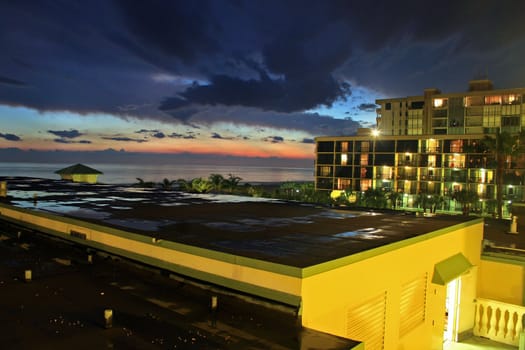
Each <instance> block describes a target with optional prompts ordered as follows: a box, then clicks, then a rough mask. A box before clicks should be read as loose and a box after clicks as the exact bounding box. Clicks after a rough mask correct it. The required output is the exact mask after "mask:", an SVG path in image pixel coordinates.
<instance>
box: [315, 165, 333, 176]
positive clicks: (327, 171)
mask: <svg viewBox="0 0 525 350" xmlns="http://www.w3.org/2000/svg"><path fill="white" fill-rule="evenodd" d="M331 175H332V167H331V166H320V167H318V173H317V176H331Z"/></svg>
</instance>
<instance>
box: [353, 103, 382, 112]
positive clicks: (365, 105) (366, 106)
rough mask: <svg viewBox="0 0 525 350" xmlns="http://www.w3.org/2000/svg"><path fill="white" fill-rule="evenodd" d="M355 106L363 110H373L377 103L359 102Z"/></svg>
mask: <svg viewBox="0 0 525 350" xmlns="http://www.w3.org/2000/svg"><path fill="white" fill-rule="evenodd" d="M357 108H358V109H359V110H360V111H364V112H375V111H376V108H377V105H376V104H375V103H361V104H360V105H359V106H357Z"/></svg>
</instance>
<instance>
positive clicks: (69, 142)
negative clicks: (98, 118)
mask: <svg viewBox="0 0 525 350" xmlns="http://www.w3.org/2000/svg"><path fill="white" fill-rule="evenodd" d="M53 141H54V142H56V143H66V144H73V143H79V144H91V141H89V140H79V141H73V140H66V139H54V140H53Z"/></svg>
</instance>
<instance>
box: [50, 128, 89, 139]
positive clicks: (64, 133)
mask: <svg viewBox="0 0 525 350" xmlns="http://www.w3.org/2000/svg"><path fill="white" fill-rule="evenodd" d="M47 132H48V133H50V134H53V135H55V136H58V137H61V138H67V139H74V138H76V137H79V136H82V135H84V134H82V133H81V132H79V131H78V130H75V129H71V130H48V131H47Z"/></svg>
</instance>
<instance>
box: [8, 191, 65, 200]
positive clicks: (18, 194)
mask: <svg viewBox="0 0 525 350" xmlns="http://www.w3.org/2000/svg"><path fill="white" fill-rule="evenodd" d="M7 193H8V194H9V195H10V196H12V197H14V198H20V199H27V198H31V199H33V198H34V197H35V195H36V196H37V199H38V198H45V197H49V196H65V195H69V194H68V193H64V192H47V191H23V190H9V191H8V192H7Z"/></svg>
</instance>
